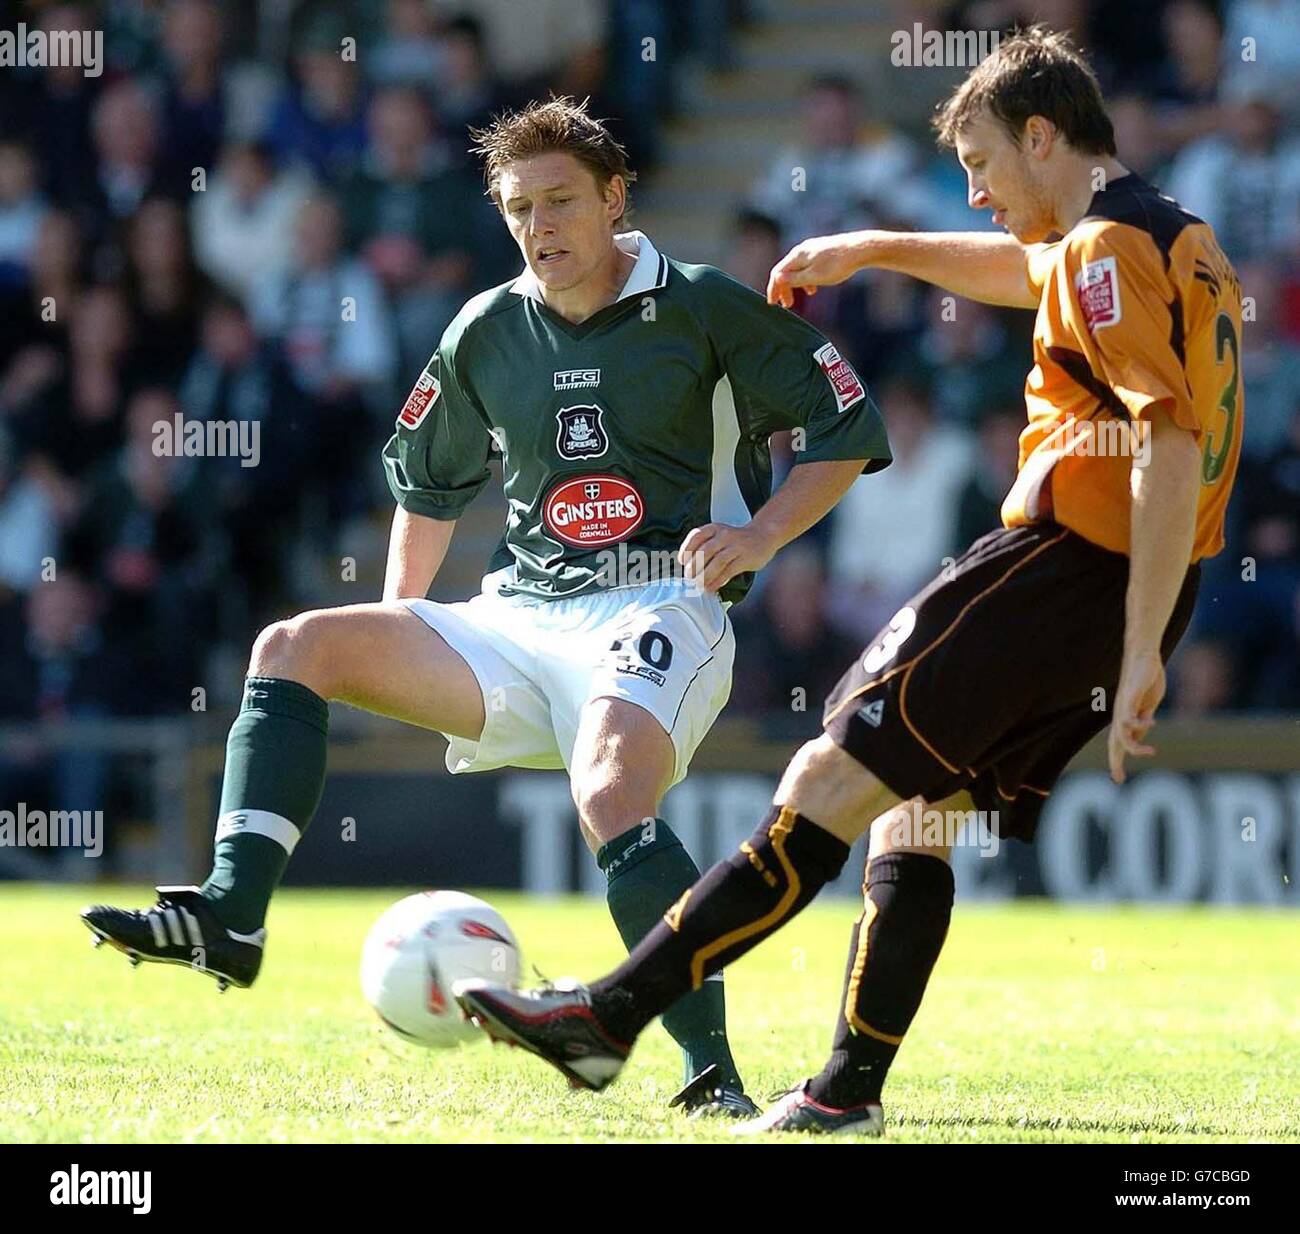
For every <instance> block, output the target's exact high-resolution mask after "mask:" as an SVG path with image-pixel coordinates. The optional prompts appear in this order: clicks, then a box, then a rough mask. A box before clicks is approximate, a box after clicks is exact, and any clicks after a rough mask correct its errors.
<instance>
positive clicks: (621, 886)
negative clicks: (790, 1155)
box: [571, 698, 758, 1117]
mask: <svg viewBox="0 0 1300 1234" xmlns="http://www.w3.org/2000/svg"><path fill="white" fill-rule="evenodd" d="M675 759H676V752H675V750H674V747H673V743H672V740H671V739H670V738H669V736H668V734H667V733H666V732H665V731H664V729H663V727H662V726H661V725H660V723H659V721H658V720H656V719H655V717H654V716H653V715H651V714H650V712H648V711H646V710H645V709H644V708H642V707H639V706H637V704H635V703H631V702H628V701H626V700H625V699H618V698H597V699H593V700H592V701H591V702H589V703H588V704H587V705H586V707H585V708H584V709H583V713H582V719H581V722H580V724H579V727H578V734H577V737H576V739H575V743H574V750H573V757H572V768H571V777H572V785H573V800H574V803H575V804H576V806H577V807H578V819H579V822H580V823H581V825H582V829H583V835H584V838H585V839H586V841H587V844H588V846H589V847H590V848H591V850H592V852H593V853H594V854H595V857H596V862H597V864H598V865H599V866H600V868H601V869H602V870H603V871H604V872H605V875H606V877H607V879H608V882H607V884H606V891H605V897H606V902H607V903H608V905H609V912H610V916H611V917H613V919H614V924H615V926H617V928H618V932H619V936H620V937H621V938H622V940H623V942H624V944H625V945H626V946H627V948H628V950H629V951H630V950H631V949H632V948H633V947H635V946H636V945H637V943H639V942H640V941H641V940H642V939H643V938H644V937H645V936H646V934H648V933H649V932H650V930H651V929H652V928H653V927H654V926H655V925H656V923H657V922H659V920H660V919H661V918H662V917H663V915H664V913H665V912H667V910H668V909H669V907H671V905H672V904H673V903H675V902H676V901H677V900H678V899H679V898H680V897H681V895H682V893H683V892H684V891H686V889H687V888H688V887H691V886H692V885H693V884H694V883H695V882H696V881H697V880H698V879H699V877H700V870H699V867H698V866H697V865H696V864H695V861H694V859H693V858H692V857H691V855H690V853H688V852H687V851H686V849H685V847H683V845H682V842H681V841H680V840H679V839H678V838H677V836H676V835H675V834H674V832H673V830H672V828H671V827H670V826H669V825H668V823H667V822H665V821H664V819H663V818H661V817H659V803H660V801H661V799H662V797H663V794H664V792H665V790H666V789H667V787H668V785H669V783H670V782H671V779H672V775H673V768H674V762H675ZM663 1023H664V1028H665V1029H666V1030H667V1031H668V1033H669V1035H670V1036H671V1037H672V1038H673V1040H674V1041H676V1042H677V1044H678V1045H679V1046H681V1048H682V1056H683V1062H684V1066H685V1082H686V1088H684V1089H683V1090H682V1093H679V1094H678V1097H677V1098H675V1099H674V1103H675V1104H680V1105H682V1106H683V1107H685V1108H686V1109H687V1110H688V1111H689V1112H691V1113H700V1114H713V1113H719V1114H728V1115H732V1116H735V1117H750V1116H752V1115H754V1114H756V1113H757V1112H758V1110H757V1107H755V1105H754V1103H753V1102H752V1101H751V1100H750V1099H749V1098H748V1097H746V1096H745V1094H744V1085H743V1083H742V1082H741V1079H740V1073H739V1071H738V1070H737V1068H736V1064H735V1060H734V1059H733V1058H732V1056H731V1047H730V1045H729V1044H728V1042H727V1025H726V1006H725V996H724V993H723V986H722V975H721V974H720V973H719V974H717V976H716V977H714V978H711V979H710V980H708V981H706V982H705V983H704V984H703V985H702V986H701V987H700V988H699V989H698V990H695V991H693V992H692V993H690V994H688V995H686V996H685V997H684V998H682V999H680V1000H679V1001H678V1002H676V1003H675V1004H674V1005H673V1006H672V1007H671V1008H669V1009H668V1010H667V1011H665V1012H664V1016H663ZM700 1077H705V1078H704V1079H703V1080H701V1079H700Z"/></svg>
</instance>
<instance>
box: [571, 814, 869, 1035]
mask: <svg viewBox="0 0 1300 1234" xmlns="http://www.w3.org/2000/svg"><path fill="white" fill-rule="evenodd" d="M848 855H849V846H848V845H847V844H845V843H844V841H843V840H840V839H837V838H836V837H835V836H833V835H831V833H830V832H829V831H824V830H823V829H822V828H821V827H818V826H817V824H816V823H814V822H812V821H811V820H809V819H806V818H804V817H803V816H802V815H800V814H796V813H795V812H794V811H793V810H790V809H787V808H785V807H776V806H773V808H772V811H771V813H770V814H769V815H768V816H767V818H766V819H764V821H763V823H762V824H761V825H760V826H759V828H758V830H757V831H756V832H754V834H753V835H752V836H751V837H750V838H749V839H748V840H746V841H745V843H744V844H742V845H741V846H740V851H739V852H737V853H736V854H735V855H734V856H733V857H731V858H729V859H728V860H727V861H721V862H719V863H718V864H717V865H715V866H714V867H713V869H711V870H710V871H709V872H708V873H707V874H706V875H704V877H703V878H701V879H700V881H699V882H698V883H696V884H695V886H693V887H691V888H690V889H689V890H688V891H686V892H685V893H684V894H683V895H682V897H681V899H679V900H678V901H677V903H676V904H674V905H673V906H672V907H671V908H670V909H669V910H668V912H667V913H666V914H664V918H663V920H662V921H660V922H659V923H658V924H657V925H656V926H655V927H654V929H652V930H651V931H650V933H649V934H647V935H646V936H645V938H644V939H643V940H642V941H641V942H640V943H639V944H638V945H637V947H636V948H635V950H633V952H632V954H631V955H630V956H628V958H627V959H626V960H625V961H624V962H623V963H622V964H621V965H619V967H618V968H616V969H615V970H614V971H613V972H612V973H611V974H610V975H609V976H608V977H606V978H604V979H603V980H601V981H597V982H595V983H594V984H593V985H592V987H591V993H592V1008H593V1010H594V1011H595V1012H596V1015H597V1016H598V1017H599V1019H600V1020H601V1022H602V1023H603V1024H604V1025H605V1027H606V1028H607V1029H608V1031H609V1032H610V1033H611V1034H612V1035H613V1036H614V1037H616V1038H618V1039H619V1040H622V1041H626V1042H631V1041H632V1040H633V1039H634V1038H635V1037H636V1035H637V1034H638V1033H639V1032H640V1031H641V1030H642V1029H643V1028H644V1027H645V1026H646V1025H647V1024H649V1023H650V1021H651V1020H653V1019H654V1018H655V1016H657V1015H661V1014H662V1013H663V1012H664V1011H665V1010H666V1009H667V1008H669V1007H671V1006H672V1005H673V1004H674V1003H675V1002H676V1001H677V1000H678V999H679V998H681V996H682V995H683V994H686V993H687V992H688V991H690V990H697V989H699V988H700V986H701V984H702V983H703V982H704V979H705V978H706V977H707V976H708V975H709V974H710V973H716V972H718V971H719V970H720V969H722V968H724V967H725V966H726V965H728V964H730V963H731V961H732V960H735V959H738V958H739V957H740V956H742V955H744V954H745V952H747V951H749V950H750V948H752V947H754V946H755V945H756V944H757V943H760V942H762V940H763V939H765V938H766V937H767V936H768V935H769V934H773V933H775V932H776V931H777V930H778V929H780V927H781V926H783V925H784V924H785V923H786V922H787V921H789V920H790V918H791V917H793V916H794V915H795V913H797V912H798V911H799V910H800V909H801V908H803V907H804V905H805V904H807V903H808V902H809V901H810V900H811V899H812V898H813V897H814V896H815V895H816V894H817V893H818V892H819V891H820V890H821V889H822V887H824V886H825V885H826V884H827V883H828V882H830V881H831V880H832V879H834V878H835V877H836V876H837V875H838V874H839V872H840V870H842V869H843V868H844V862H845V861H846V860H847V859H848Z"/></svg>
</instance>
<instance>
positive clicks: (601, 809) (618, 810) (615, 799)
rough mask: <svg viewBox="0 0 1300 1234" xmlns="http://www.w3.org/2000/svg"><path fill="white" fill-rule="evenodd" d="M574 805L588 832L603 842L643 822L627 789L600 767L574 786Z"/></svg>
mask: <svg viewBox="0 0 1300 1234" xmlns="http://www.w3.org/2000/svg"><path fill="white" fill-rule="evenodd" d="M573 804H574V805H575V806H577V808H578V819H579V820H580V822H581V823H582V827H583V829H584V831H585V832H590V833H591V835H593V836H594V837H595V838H596V839H598V840H600V841H601V842H602V843H604V842H605V841H607V840H612V839H614V838H615V836H618V835H621V834H622V833H623V832H625V831H626V830H627V829H628V828H629V827H633V826H635V825H636V824H637V823H639V822H640V821H641V819H640V817H639V816H637V817H633V815H634V814H635V813H636V807H635V805H634V804H633V802H632V799H631V795H630V794H629V793H628V791H627V788H626V786H624V785H623V784H621V783H620V782H619V780H618V778H617V777H616V776H613V775H607V774H604V772H603V769H601V768H599V767H597V768H594V769H592V771H591V772H590V773H589V774H587V775H585V776H583V777H582V780H581V782H580V783H575V784H574V786H573Z"/></svg>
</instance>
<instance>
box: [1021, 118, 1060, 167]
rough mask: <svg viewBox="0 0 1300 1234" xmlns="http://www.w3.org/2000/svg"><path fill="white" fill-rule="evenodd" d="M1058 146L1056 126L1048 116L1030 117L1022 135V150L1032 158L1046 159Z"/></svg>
mask: <svg viewBox="0 0 1300 1234" xmlns="http://www.w3.org/2000/svg"><path fill="white" fill-rule="evenodd" d="M1055 144H1056V125H1054V124H1053V123H1052V122H1051V121H1050V120H1049V119H1048V118H1047V117H1046V116H1030V117H1029V119H1028V120H1026V121H1025V127H1024V129H1022V130H1021V133H1020V148H1021V149H1022V150H1023V151H1024V152H1025V153H1026V154H1027V155H1029V157H1030V158H1036V159H1045V158H1046V157H1047V156H1048V155H1049V154H1051V152H1052V147H1053V145H1055Z"/></svg>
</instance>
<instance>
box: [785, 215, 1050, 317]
mask: <svg viewBox="0 0 1300 1234" xmlns="http://www.w3.org/2000/svg"><path fill="white" fill-rule="evenodd" d="M1028 253H1029V250H1028V249H1027V248H1026V247H1025V246H1024V245H1023V244H1021V243H1020V242H1019V241H1018V240H1016V239H1015V238H1014V237H1013V236H1008V235H998V234H995V233H992V232H978V231H971V232H967V231H849V232H844V233H842V234H841V235H836V236H815V237H814V238H813V239H811V240H805V241H803V242H802V243H801V244H796V245H795V246H794V248H792V249H791V250H790V251H789V252H788V253H787V254H786V255H785V256H784V257H783V258H782V259H781V260H780V261H779V262H777V264H776V265H775V266H774V267H773V269H772V273H771V275H769V277H768V280H767V298H768V300H769V301H770V302H771V303H772V304H780V305H782V306H783V307H785V308H791V307H793V305H794V292H795V289H796V288H798V287H802V288H804V289H805V290H806V291H807V292H808V294H809V295H813V294H815V292H816V289H817V288H818V287H828V286H831V285H832V284H835V283H842V282H844V280H845V279H847V278H849V277H850V276H851V275H853V274H856V273H857V272H858V271H859V270H865V269H868V268H874V269H877V270H896V271H898V272H899V273H900V274H910V275H911V276H912V277H913V278H918V279H922V280H924V281H925V282H927V283H934V284H935V285H936V286H938V287H942V288H944V289H945V290H947V291H951V292H955V293H956V294H957V295H959V296H965V297H966V298H967V299H968V300H980V301H982V302H983V303H985V304H1000V305H1004V306H1007V307H1009V308H1037V306H1038V296H1037V295H1036V294H1035V292H1034V290H1033V289H1032V288H1031V287H1030V285H1029V280H1028V277H1027V261H1028Z"/></svg>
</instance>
